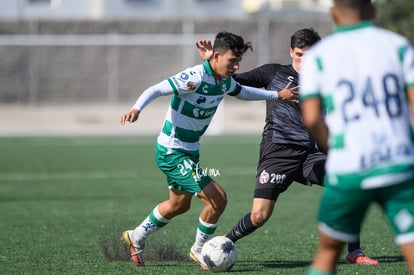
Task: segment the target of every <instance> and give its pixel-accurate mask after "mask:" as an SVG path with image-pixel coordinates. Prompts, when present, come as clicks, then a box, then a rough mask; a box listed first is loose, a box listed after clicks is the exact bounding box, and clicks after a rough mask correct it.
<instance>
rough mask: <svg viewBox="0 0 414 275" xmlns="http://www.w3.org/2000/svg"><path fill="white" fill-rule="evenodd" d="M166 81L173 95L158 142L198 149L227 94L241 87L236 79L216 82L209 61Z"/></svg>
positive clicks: (164, 144)
mask: <svg viewBox="0 0 414 275" xmlns="http://www.w3.org/2000/svg"><path fill="white" fill-rule="evenodd" d="M167 80H168V82H169V83H170V85H171V87H172V88H173V90H174V95H173V96H172V98H171V102H170V105H169V108H168V111H167V113H166V115H165V119H164V125H163V127H162V130H161V133H160V135H159V136H158V143H159V144H160V145H162V146H165V147H167V148H169V149H182V150H186V151H198V150H199V140H200V137H201V136H202V135H203V134H204V132H205V131H206V130H207V127H208V126H209V124H210V122H211V120H212V118H213V115H214V114H215V113H216V110H217V107H218V106H219V104H220V102H221V101H222V100H223V98H224V96H225V95H226V94H229V93H232V92H234V93H236V94H237V93H238V92H239V91H240V89H241V87H240V85H239V84H238V83H237V82H236V81H235V80H234V79H233V78H227V79H223V80H221V81H217V80H216V79H215V77H214V75H213V71H212V69H211V67H210V64H209V63H208V61H205V62H204V63H203V64H200V65H197V66H194V67H192V68H188V69H186V70H184V71H182V72H180V73H178V74H176V75H175V76H172V77H169V78H168V79H167Z"/></svg>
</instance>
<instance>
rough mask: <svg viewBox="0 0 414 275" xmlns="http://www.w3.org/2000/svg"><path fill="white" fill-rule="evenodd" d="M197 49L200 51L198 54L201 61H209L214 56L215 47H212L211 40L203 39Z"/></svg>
mask: <svg viewBox="0 0 414 275" xmlns="http://www.w3.org/2000/svg"><path fill="white" fill-rule="evenodd" d="M196 47H197V50H198V54H199V55H200V57H201V59H203V60H209V59H210V58H211V56H212V55H213V46H212V45H211V41H210V40H205V39H201V40H198V41H197V42H196Z"/></svg>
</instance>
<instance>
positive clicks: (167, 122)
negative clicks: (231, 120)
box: [120, 32, 298, 270]
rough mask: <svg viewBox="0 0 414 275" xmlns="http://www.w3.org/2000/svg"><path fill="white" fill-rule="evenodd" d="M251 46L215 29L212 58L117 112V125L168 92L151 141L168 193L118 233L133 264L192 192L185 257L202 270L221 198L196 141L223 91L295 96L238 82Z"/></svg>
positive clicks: (291, 99) (248, 97)
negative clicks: (198, 205)
mask: <svg viewBox="0 0 414 275" xmlns="http://www.w3.org/2000/svg"><path fill="white" fill-rule="evenodd" d="M251 48H252V47H251V44H250V42H248V43H245V42H244V40H243V38H242V37H240V36H238V35H235V34H233V33H229V32H220V33H218V34H217V36H216V38H215V40H214V46H213V51H214V53H213V56H212V58H210V59H209V60H206V61H205V62H204V63H202V64H200V65H197V66H194V67H192V68H188V69H186V70H184V71H182V72H180V73H178V74H176V75H174V76H172V77H169V78H167V79H166V80H164V81H162V82H160V83H158V84H156V85H154V86H152V87H149V88H148V89H146V90H145V91H144V92H143V93H142V95H141V96H140V97H139V98H138V100H137V101H136V103H135V105H134V106H133V107H132V109H131V110H130V111H129V112H127V113H125V114H124V115H122V116H121V119H120V123H121V124H125V123H126V122H129V123H132V122H135V121H136V120H137V119H138V116H139V115H140V113H141V112H142V111H143V109H144V107H145V106H147V104H149V103H150V102H151V101H153V100H154V99H155V98H157V97H159V96H172V97H171V102H170V105H169V108H168V110H167V113H166V115H165V119H164V125H163V127H162V129H161V132H160V134H159V136H158V139H157V142H156V163H157V165H158V167H159V168H160V170H161V171H162V172H163V173H164V174H165V175H166V178H167V184H168V188H169V198H168V199H167V200H165V201H163V202H160V203H159V204H158V205H157V206H156V207H155V208H154V209H153V210H152V212H151V213H150V214H149V215H148V216H147V217H146V218H145V219H144V220H143V221H142V223H141V224H139V225H138V226H137V227H136V228H135V229H134V230H127V231H125V232H124V233H123V235H122V237H123V239H124V241H125V242H126V244H127V245H128V246H129V248H130V251H131V256H132V260H133V261H134V262H135V264H136V265H137V266H142V265H144V261H143V251H144V248H145V240H146V239H147V238H148V237H149V236H150V235H151V234H152V233H154V232H155V231H157V230H158V229H160V228H162V227H164V226H166V225H167V224H168V223H169V222H170V221H171V219H172V218H174V217H175V216H177V215H179V214H182V213H184V212H186V211H188V210H189V209H190V205H191V200H192V197H193V196H196V197H198V198H199V199H200V200H201V201H202V203H203V204H204V208H203V209H202V211H201V213H200V216H199V222H198V228H197V231H196V237H195V242H194V244H193V245H192V247H191V249H190V257H191V258H192V259H193V260H194V261H196V262H197V263H198V264H199V265H200V266H201V268H202V269H203V270H207V269H208V268H207V266H206V265H205V263H204V262H203V259H202V257H201V248H202V246H203V244H204V243H205V242H206V241H207V240H208V239H209V238H210V237H211V236H212V235H213V234H214V232H215V230H216V228H217V222H218V219H219V217H220V216H221V214H222V213H223V211H224V209H225V207H226V203H227V199H226V193H225V191H224V190H223V188H222V187H221V186H220V185H219V184H218V183H217V182H215V181H214V180H213V179H212V178H210V177H209V175H206V174H204V173H202V172H201V171H202V170H203V169H202V167H201V166H200V165H199V149H200V144H199V141H200V138H201V136H202V135H203V134H204V133H205V131H206V130H207V127H208V126H209V124H210V122H211V119H212V118H213V116H214V114H215V112H216V110H217V107H218V106H219V104H220V103H221V102H222V100H223V98H224V96H226V95H229V96H234V97H236V98H238V99H242V100H281V101H289V102H296V101H297V100H298V95H297V92H295V91H283V92H277V91H267V90H263V89H258V88H253V87H247V86H242V85H240V84H238V83H237V82H236V81H235V80H234V79H233V78H232V75H233V74H234V72H235V71H236V70H238V69H239V63H240V61H241V60H242V56H243V54H244V53H245V52H246V51H247V50H248V49H251Z"/></svg>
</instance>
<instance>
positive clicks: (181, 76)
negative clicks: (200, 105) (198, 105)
mask: <svg viewBox="0 0 414 275" xmlns="http://www.w3.org/2000/svg"><path fill="white" fill-rule="evenodd" d="M180 78H181V79H184V80H187V79H188V78H189V76H188V74H186V73H181V75H180Z"/></svg>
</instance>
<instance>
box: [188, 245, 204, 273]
mask: <svg viewBox="0 0 414 275" xmlns="http://www.w3.org/2000/svg"><path fill="white" fill-rule="evenodd" d="M190 258H191V259H192V260H193V261H195V262H196V263H198V264H199V266H200V267H201V269H202V270H206V271H207V270H208V267H207V265H206V263H205V262H204V260H203V257H202V256H201V252H200V253H196V251H195V249H194V248H193V247H191V249H190Z"/></svg>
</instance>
